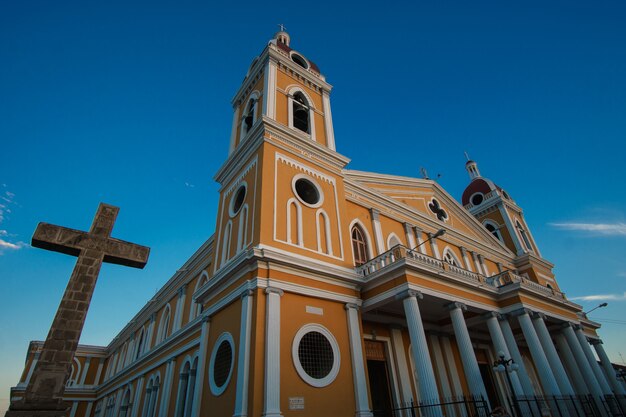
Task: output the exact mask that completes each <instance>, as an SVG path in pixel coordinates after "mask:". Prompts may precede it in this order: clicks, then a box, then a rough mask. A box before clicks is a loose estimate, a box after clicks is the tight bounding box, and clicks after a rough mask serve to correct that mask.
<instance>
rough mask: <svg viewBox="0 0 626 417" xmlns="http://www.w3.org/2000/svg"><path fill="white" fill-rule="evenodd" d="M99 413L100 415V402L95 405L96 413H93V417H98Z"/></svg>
mask: <svg viewBox="0 0 626 417" xmlns="http://www.w3.org/2000/svg"><path fill="white" fill-rule="evenodd" d="M101 413H102V401H98V403H97V404H96V411H94V413H93V417H100V414H101Z"/></svg>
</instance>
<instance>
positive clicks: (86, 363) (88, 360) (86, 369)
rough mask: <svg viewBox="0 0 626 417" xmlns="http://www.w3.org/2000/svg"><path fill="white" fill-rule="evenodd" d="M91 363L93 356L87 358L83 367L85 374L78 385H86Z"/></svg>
mask: <svg viewBox="0 0 626 417" xmlns="http://www.w3.org/2000/svg"><path fill="white" fill-rule="evenodd" d="M90 365H91V356H89V357H87V359H86V360H85V366H84V367H83V374H82V375H81V377H80V381H78V385H85V378H87V372H89V366H90Z"/></svg>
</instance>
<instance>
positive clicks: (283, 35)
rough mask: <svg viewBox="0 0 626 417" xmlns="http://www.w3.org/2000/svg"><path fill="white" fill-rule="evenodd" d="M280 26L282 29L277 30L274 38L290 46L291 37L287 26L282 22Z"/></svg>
mask: <svg viewBox="0 0 626 417" xmlns="http://www.w3.org/2000/svg"><path fill="white" fill-rule="evenodd" d="M278 27H279V28H280V30H279V31H278V32H276V34H275V35H274V39H276V40H277V41H278V42H281V43H284V44H285V45H287V46H289V42H290V41H291V39H290V38H289V34H288V33H287V32H286V30H287V28H285V25H283V24H282V23H280V24H279V25H278Z"/></svg>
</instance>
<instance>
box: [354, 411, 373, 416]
mask: <svg viewBox="0 0 626 417" xmlns="http://www.w3.org/2000/svg"><path fill="white" fill-rule="evenodd" d="M354 415H355V417H374V414H373V413H372V412H371V411H369V410H367V411H357V412H356V413H354Z"/></svg>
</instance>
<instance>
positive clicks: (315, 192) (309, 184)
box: [293, 176, 322, 207]
mask: <svg viewBox="0 0 626 417" xmlns="http://www.w3.org/2000/svg"><path fill="white" fill-rule="evenodd" d="M293 191H294V192H295V194H296V196H298V198H299V199H300V201H302V202H303V203H304V204H306V205H307V206H309V207H318V206H319V205H320V204H321V203H322V192H321V191H320V189H319V187H318V186H317V184H315V183H314V182H313V181H311V180H310V179H308V178H307V177H304V176H298V177H296V178H295V181H294V182H293Z"/></svg>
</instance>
